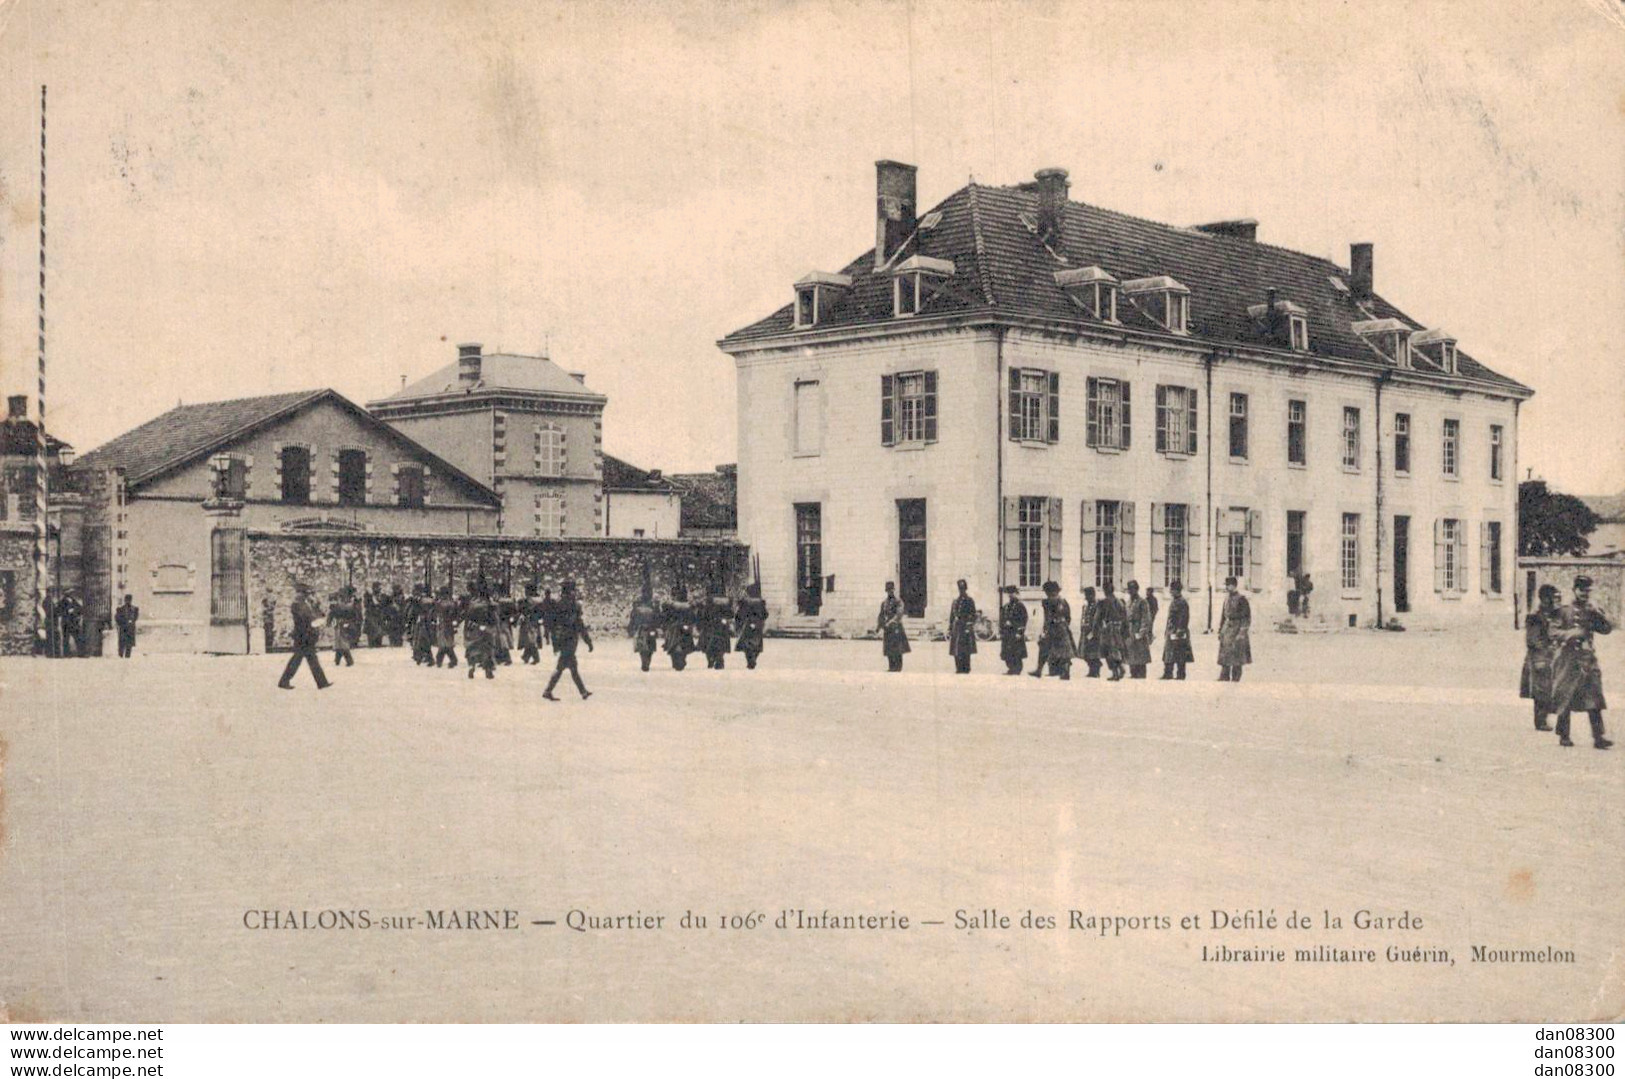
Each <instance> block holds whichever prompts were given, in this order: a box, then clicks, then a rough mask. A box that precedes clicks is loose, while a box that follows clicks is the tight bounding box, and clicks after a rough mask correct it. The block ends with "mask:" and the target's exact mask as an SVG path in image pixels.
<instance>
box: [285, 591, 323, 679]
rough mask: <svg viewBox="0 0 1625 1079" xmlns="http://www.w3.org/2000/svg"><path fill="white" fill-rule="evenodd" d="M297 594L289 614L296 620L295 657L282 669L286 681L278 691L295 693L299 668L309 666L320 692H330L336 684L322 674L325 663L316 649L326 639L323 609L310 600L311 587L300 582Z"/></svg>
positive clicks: (294, 624)
mask: <svg viewBox="0 0 1625 1079" xmlns="http://www.w3.org/2000/svg"><path fill="white" fill-rule="evenodd" d="M293 590H294V599H293V605H292V607H291V608H290V611H289V613H290V614H291V615H292V617H293V655H291V656H289V657H288V665H287V666H286V667H284V668H282V678H281V680H279V681H278V682H277V688H278V689H292V688H293V676H294V675H296V674H298V673H299V664H300V663H308V664H309V665H310V673H311V675H312V676H313V677H314V678H315V679H316V688H317V689H326V688H327V687H328V686H330V685H332V683H331V682H329V681H328V680H327V675H325V674H323V673H322V661H321V660H320V659H317V658H316V647H317V645H319V644H320V643H321V639H322V609H321V608H320V607H318V606H317V605H316V601H315V600H313V599H311V598H310V586H309V585H308V584H305V583H304V582H303V581H298V582H296V583H295V584H294V586H293Z"/></svg>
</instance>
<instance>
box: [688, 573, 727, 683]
mask: <svg viewBox="0 0 1625 1079" xmlns="http://www.w3.org/2000/svg"><path fill="white" fill-rule="evenodd" d="M732 617H733V608H732V605H731V604H729V602H728V600H727V598H726V597H725V596H723V594H722V588H721V586H720V585H712V587H711V594H710V595H709V596H707V597H706V598H705V599H704V600H703V601H701V603H700V605H699V607H698V608H697V614H696V621H697V622H698V624H699V637H700V640H699V644H700V651H702V652H704V653H705V665H706V666H707V667H708V668H710V669H711V670H713V671H720V670H723V669H724V668H725V667H726V666H727V665H728V653H729V652H731V651H732V650H733V627H732V626H731V625H729V621H730V620H731V619H732Z"/></svg>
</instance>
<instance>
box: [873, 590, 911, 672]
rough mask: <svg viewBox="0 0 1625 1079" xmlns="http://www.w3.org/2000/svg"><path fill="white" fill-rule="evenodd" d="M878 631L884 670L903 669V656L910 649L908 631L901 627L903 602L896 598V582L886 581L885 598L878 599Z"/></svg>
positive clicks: (894, 670) (896, 670)
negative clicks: (884, 660) (884, 662)
mask: <svg viewBox="0 0 1625 1079" xmlns="http://www.w3.org/2000/svg"><path fill="white" fill-rule="evenodd" d="M875 628H876V629H877V630H879V631H880V641H881V644H880V649H881V651H882V652H884V653H885V654H886V670H887V672H888V673H890V674H895V673H897V672H898V671H900V670H902V669H903V656H904V655H905V654H907V653H908V652H909V651H910V649H909V646H908V633H907V632H905V631H904V629H903V604H902V601H901V600H899V599H898V598H897V584H896V582H894V581H887V582H886V598H885V599H883V600H881V601H880V617H879V619H878V620H877V621H876V622H875Z"/></svg>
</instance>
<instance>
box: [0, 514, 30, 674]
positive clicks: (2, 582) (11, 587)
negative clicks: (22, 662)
mask: <svg viewBox="0 0 1625 1079" xmlns="http://www.w3.org/2000/svg"><path fill="white" fill-rule="evenodd" d="M33 650H34V529H33V528H32V526H29V525H26V524H21V523H18V522H16V521H0V655H6V656H26V655H28V654H29V653H30V652H32V651H33Z"/></svg>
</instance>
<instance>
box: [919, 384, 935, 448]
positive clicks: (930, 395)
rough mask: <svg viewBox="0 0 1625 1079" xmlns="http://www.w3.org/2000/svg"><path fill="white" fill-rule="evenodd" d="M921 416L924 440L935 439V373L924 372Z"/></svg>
mask: <svg viewBox="0 0 1625 1079" xmlns="http://www.w3.org/2000/svg"><path fill="white" fill-rule="evenodd" d="M921 413H922V418H923V419H924V421H925V440H926V441H927V442H935V441H936V440H937V373H936V372H935V371H927V372H925V399H924V401H923V402H922V403H921Z"/></svg>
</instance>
